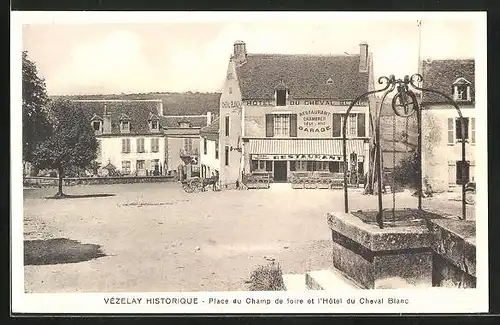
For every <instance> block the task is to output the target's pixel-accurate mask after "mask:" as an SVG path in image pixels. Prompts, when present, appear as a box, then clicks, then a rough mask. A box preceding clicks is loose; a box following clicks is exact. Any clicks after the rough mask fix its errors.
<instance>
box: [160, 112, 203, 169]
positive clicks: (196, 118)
mask: <svg viewBox="0 0 500 325" xmlns="http://www.w3.org/2000/svg"><path fill="white" fill-rule="evenodd" d="M211 122H212V113H211V112H210V111H207V112H206V114H205V115H165V116H162V117H161V125H162V127H163V129H164V132H165V139H166V140H165V141H166V146H167V151H166V161H165V170H166V171H167V173H168V174H170V175H172V174H174V173H179V172H180V169H182V170H183V173H185V176H186V177H191V176H196V175H199V172H200V152H199V147H200V130H201V128H202V127H205V126H207V125H209V124H210V123H211Z"/></svg>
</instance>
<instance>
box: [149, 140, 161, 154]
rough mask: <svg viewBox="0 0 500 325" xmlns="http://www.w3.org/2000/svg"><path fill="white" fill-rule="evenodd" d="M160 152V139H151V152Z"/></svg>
mask: <svg viewBox="0 0 500 325" xmlns="http://www.w3.org/2000/svg"><path fill="white" fill-rule="evenodd" d="M158 151H160V139H158V138H152V139H151V152H158Z"/></svg>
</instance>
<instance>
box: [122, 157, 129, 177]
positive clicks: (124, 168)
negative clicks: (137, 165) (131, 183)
mask: <svg viewBox="0 0 500 325" xmlns="http://www.w3.org/2000/svg"><path fill="white" fill-rule="evenodd" d="M122 174H124V175H128V174H130V160H123V161H122Z"/></svg>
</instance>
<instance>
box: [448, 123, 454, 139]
mask: <svg viewBox="0 0 500 325" xmlns="http://www.w3.org/2000/svg"><path fill="white" fill-rule="evenodd" d="M448 143H449V144H453V143H454V140H453V118H449V119H448Z"/></svg>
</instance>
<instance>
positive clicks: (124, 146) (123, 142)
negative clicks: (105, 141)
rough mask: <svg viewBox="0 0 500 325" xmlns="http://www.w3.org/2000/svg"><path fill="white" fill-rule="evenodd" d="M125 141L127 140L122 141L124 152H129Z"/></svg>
mask: <svg viewBox="0 0 500 325" xmlns="http://www.w3.org/2000/svg"><path fill="white" fill-rule="evenodd" d="M125 140H126V139H122V152H127V150H126V148H127V147H126V145H127V144H126V142H125Z"/></svg>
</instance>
